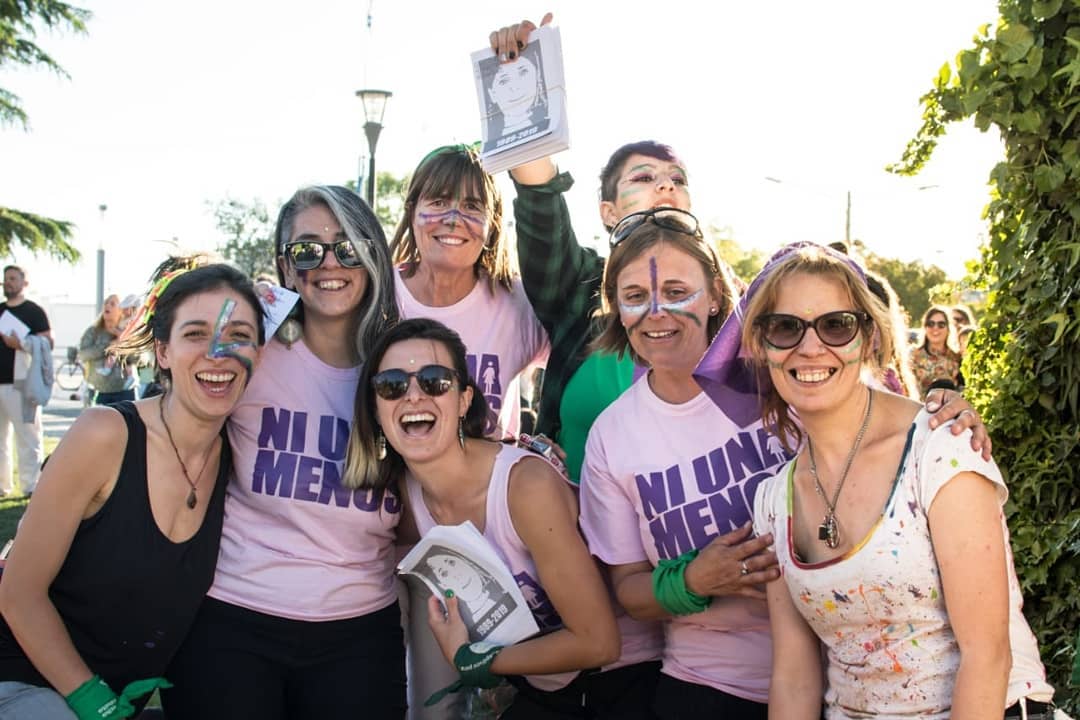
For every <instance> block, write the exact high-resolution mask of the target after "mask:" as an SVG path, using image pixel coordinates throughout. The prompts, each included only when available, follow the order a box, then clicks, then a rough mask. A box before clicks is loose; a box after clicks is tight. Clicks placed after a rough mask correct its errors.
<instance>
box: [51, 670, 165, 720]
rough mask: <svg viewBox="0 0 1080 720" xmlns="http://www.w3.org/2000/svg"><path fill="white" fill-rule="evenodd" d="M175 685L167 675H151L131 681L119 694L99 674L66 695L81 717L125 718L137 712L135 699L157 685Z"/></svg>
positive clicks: (96, 719) (97, 719)
mask: <svg viewBox="0 0 1080 720" xmlns="http://www.w3.org/2000/svg"><path fill="white" fill-rule="evenodd" d="M167 687H172V684H171V683H170V682H169V681H168V680H166V679H165V678H148V679H146V680H136V681H134V682H132V683H128V685H127V687H125V688H124V689H123V691H121V693H120V694H119V695H117V694H116V693H114V692H113V691H112V688H110V687H109V685H108V683H106V682H105V681H104V680H102V679H101V676H100V675H95V676H94V677H92V678H90V679H89V680H87V681H86V682H84V683H83V684H82V685H80V686H79V687H77V688H75V689H74V690H73V691H72V692H71V694H70V695H68V696H67V697H66V698H64V699H65V700H66V701H67V704H68V707H69V708H71V711H72V712H73V713H75V716H76V717H78V718H79V720H123V718H129V717H131V716H133V715H134V714H135V706H134V705H132V704H131V701H132V700H134V699H135V698H138V697H142V696H143V695H145V694H147V693H149V692H153V691H154V690H156V689H157V688H167Z"/></svg>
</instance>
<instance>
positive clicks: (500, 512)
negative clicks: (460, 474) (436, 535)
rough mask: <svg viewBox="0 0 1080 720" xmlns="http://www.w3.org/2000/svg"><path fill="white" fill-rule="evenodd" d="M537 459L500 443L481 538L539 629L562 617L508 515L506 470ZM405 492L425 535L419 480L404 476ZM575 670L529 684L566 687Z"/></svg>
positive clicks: (431, 521)
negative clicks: (507, 571)
mask: <svg viewBox="0 0 1080 720" xmlns="http://www.w3.org/2000/svg"><path fill="white" fill-rule="evenodd" d="M528 457H531V458H537V459H539V456H537V455H536V454H535V453H532V452H529V451H528V450H522V449H521V448H516V447H513V446H510V445H503V446H502V447H501V448H500V449H499V454H498V455H496V456H495V465H494V466H493V467H492V468H491V481H490V483H489V484H488V492H487V503H486V506H485V520H486V522H485V524H484V533H483V534H484V537H485V538H486V539H487V541H488V542H489V543H491V547H492V549H493V550H495V553H496V554H497V555H498V556H499V558H500V559H502V561H503V562H504V563H506V567H507V568H509V569H510V574H511V575H513V576H514V580H516V581H517V585H518V588H520V589H521V594H522V595H524V596H525V602H526V603H528V605H529V610H530V611H531V612H532V615H533V618H534V619H535V620H536V624H537V625H538V626H539V627H540V631H541V632H550V631H552V630H558V629H559V628H561V627H562V626H563V622H562V618H560V617H559V613H558V612H557V611H556V610H555V606H554V604H552V602H551V600H550V599H549V598H548V595H547V592H546V591H545V590H544V588H542V587H540V573H539V572H538V571H537V569H536V563H535V562H533V558H532V554H531V553H529V548H528V547H526V545H525V543H524V541H523V540H522V539H521V536H519V535H518V533H517V530H515V529H514V523H513V520H512V519H511V517H510V501H509V488H510V470H511V468H513V467H514V465H516V464H517V463H518V462H519V461H520V460H522V459H524V458H528ZM405 487H406V492H408V493H409V505H410V506H411V507H412V510H413V516H414V518H415V519H416V528H417V530H418V531H419V532H420V535H421V536H423V535H426V534H427V533H428V531H430V530H431V529H432V528H433V527H435V526H436V525H438V523H437V522H435V518H434V517H432V515H431V512H430V511H429V510H428V507H427V504H426V503H425V502H424V494H423V490H422V489H421V487H420V483H419V482H417V480H416V479H415V478H414V477H413V476H412V475H411V474H408V473H406V476H405ZM577 676H578V673H577V672H565V673H557V674H553V675H528V676H526V677H527V678H528V680H529V683H530V684H531V685H532V686H533V687H536V688H538V689H540V690H546V691H549V692H550V691H552V690H558V689H559V688H562V687H566V686H567V685H568V684H569V683H570V682H571V681H572V680H573V679H574V678H575V677H577Z"/></svg>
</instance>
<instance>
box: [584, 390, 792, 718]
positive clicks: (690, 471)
mask: <svg viewBox="0 0 1080 720" xmlns="http://www.w3.org/2000/svg"><path fill="white" fill-rule="evenodd" d="M787 459H788V456H787V455H786V453H785V452H784V450H783V448H782V447H781V446H780V443H779V441H777V440H776V438H774V437H772V436H771V435H769V434H768V433H766V432H765V430H764V428H763V427H762V425H761V422H760V421H756V422H753V423H751V424H750V425H748V426H746V427H740V426H739V425H737V424H735V423H734V422H733V421H732V420H730V419H729V418H728V416H727V415H725V414H724V413H723V412H722V411H721V410H720V408H718V407H717V406H716V405H715V404H714V403H713V402H712V400H710V399H709V397H708V396H707V395H705V394H704V393H701V394H699V395H697V396H696V397H694V398H693V399H692V400H690V401H689V402H686V403H683V404H681V405H672V404H670V403H667V402H664V401H663V400H661V399H660V398H659V397H657V396H656V394H655V393H653V391H652V389H651V388H650V387H649V382H648V378H647V377H645V378H642V379H639V380H638V381H637V382H635V383H634V384H633V385H632V386H631V387H630V389H629V390H627V391H626V392H625V393H623V395H622V396H620V397H619V398H618V399H617V400H616V401H615V402H614V403H612V404H611V405H610V406H608V408H607V409H606V410H604V412H602V413H601V414H600V417H598V418H597V420H596V423H595V424H594V425H593V427H592V430H591V431H590V432H589V440H588V443H587V444H586V447H585V465H584V467H583V468H582V473H581V527H582V529H583V530H584V532H585V537H586V538H588V541H589V548H590V550H591V551H592V553H593V554H594V555H596V556H597V557H598V558H600V559H601V560H603V561H604V562H605V563H607V564H608V565H627V564H631V563H637V562H642V561H645V560H647V561H648V562H649V563H650V564H652V565H653V566H654V567H655V566H656V564H657V563H658V562H659V561H660V560H661V559H667V558H674V557H678V556H679V555H682V554H683V553H685V552H687V551H689V550H693V549H701V548H703V547H705V546H706V545H708V544H709V542H711V541H712V540H713V539H714V538H716V537H717V536H718V535H721V534H724V533H727V532H729V531H731V530H734V529H736V528H738V527H741V526H742V525H744V524H745V523H746V522H747V521H748V520H750V518H751V508H753V503H754V493H755V491H756V490H757V487H758V485H759V484H760V483H761V482H762V481H763V480H764V479H766V478H768V477H771V476H772V475H773V474H775V472H776V470H777V468H778V467H779V466H780V465H782V464H783V463H785V462H786V461H787ZM664 640H665V647H664V667H663V671H664V673H666V674H668V675H670V676H672V677H674V678H677V679H679V680H684V681H687V682H691V683H696V684H699V685H707V686H709V687H713V688H716V689H718V690H721V691H723V692H725V693H729V694H731V695H736V696H738V697H742V698H746V699H748V700H753V701H755V702H766V701H767V700H768V693H769V675H770V673H771V672H772V666H771V663H772V654H771V653H772V639H771V637H770V635H769V613H768V609H767V608H766V605H765V603H764V602H763V601H760V600H751V599H748V598H741V597H717V598H714V599H713V601H712V604H711V605H710V606H709V608H708V609H707V610H705V611H704V612H701V613H696V614H693V615H684V616H680V617H675V618H672V619H671V620H669V621H667V622H665V623H664Z"/></svg>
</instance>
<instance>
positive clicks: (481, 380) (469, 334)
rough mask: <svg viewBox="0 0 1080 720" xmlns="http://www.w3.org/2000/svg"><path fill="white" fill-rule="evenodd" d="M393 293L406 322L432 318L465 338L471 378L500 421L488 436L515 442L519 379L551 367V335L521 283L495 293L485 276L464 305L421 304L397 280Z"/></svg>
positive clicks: (396, 278) (491, 426) (489, 429)
mask: <svg viewBox="0 0 1080 720" xmlns="http://www.w3.org/2000/svg"><path fill="white" fill-rule="evenodd" d="M394 291H395V292H396V293H397V300H398V308H399V309H400V310H401V317H402V319H405V318H418V317H423V318H431V319H432V320H438V321H439V322H441V323H442V324H443V325H446V326H447V327H448V328H450V329H451V330H453V331H454V332H456V333H457V334H458V335H460V336H461V340H462V341H463V342H464V343H465V348H466V349H467V350H468V353H467V354H466V356H465V359H466V361H467V362H468V365H469V374H470V375H471V376H472V378H473V380H475V381H476V385H477V387H479V388H480V391H481V392H482V393H483V394H484V397H485V398H486V399H487V401H488V407H490V408H491V409H492V410H493V411H494V413H495V414H496V415H497V416H498V426H496V424H495V422H492V421H489V422H488V426H487V427H486V428H485V434H487V435H488V436H489V437H491V438H493V439H496V440H498V439H501V438H503V437H517V434H518V433H519V432H520V430H521V388H520V380H519V375H521V373H522V372H524V371H525V370H526V368H529V367H530V366H533V365H542V364H544V363H546V362H547V356H548V350H549V348H550V345H549V344H548V337H547V332H546V331H545V330H544V328H543V326H542V325H541V324H540V321H539V320H537V319H536V315H535V314H534V313H533V309H532V306H531V305H530V304H529V299H528V298H527V297H525V289H524V288H523V287H522V285H521V280H519V279H518V278H514V282H513V287H512V289H511V290H509V291H507V290H506V288H504V287H503V286H501V285H498V284H496V285H495V290H494V293H492V291H491V290H490V289H489V283H488V280H487V278H486V277H482V278H480V279H478V280H477V281H476V285H475V286H473V289H472V290H471V291H470V292H469V294H468V295H466V296H465V297H464V298H463V299H462V300H461V301H459V302H457V303H455V304H454V305H449V306H447V307H428V306H427V305H422V304H420V302H419V301H418V300H416V298H414V297H413V295H412V293H410V292H409V289H408V288H407V287H406V286H405V281H404V280H402V279H401V274H400V273H396V274H395V275H394Z"/></svg>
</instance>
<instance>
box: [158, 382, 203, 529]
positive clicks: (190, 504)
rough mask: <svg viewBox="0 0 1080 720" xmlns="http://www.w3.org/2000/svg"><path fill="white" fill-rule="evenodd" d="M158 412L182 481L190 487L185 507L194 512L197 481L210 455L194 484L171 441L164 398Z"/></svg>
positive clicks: (159, 404) (196, 500)
mask: <svg viewBox="0 0 1080 720" xmlns="http://www.w3.org/2000/svg"><path fill="white" fill-rule="evenodd" d="M158 411H159V412H160V414H161V424H162V425H164V426H165V434H166V435H168V436H169V444H170V445H172V449H173V452H174V453H176V462H178V463H180V470H181V471H182V472H183V473H184V479H185V480H187V484H188V485H190V486H191V492H189V493H188V496H187V506H188V508H189V509H191V510H194V509H195V504H196V503H197V502H198V497H196V495H195V490H196V488H198V486H199V481H200V480H202V474H203V471H205V470H206V465H207V463H208V462H210V454H209V453H207V455H206V459H205V460H203V465H202V468H201V469H200V470H199V476H198V477H197V478H195V482H192V481H191V475H189V474H188V469H187V465H185V464H184V460H183V459H182V458H181V457H180V451H179V450H178V449H177V448H176V441H175V440H173V436H172V430H171V429H170V428H169V423H168V421H167V420H165V398H164V397H163V398H161V402H159V403H158Z"/></svg>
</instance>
